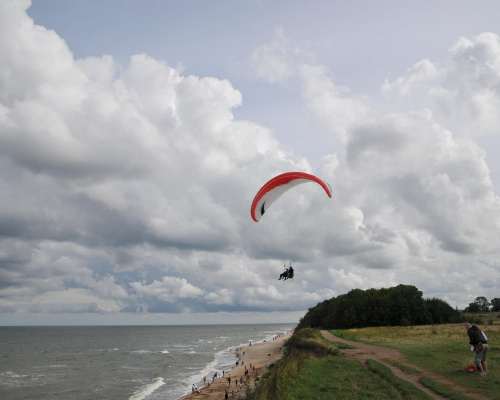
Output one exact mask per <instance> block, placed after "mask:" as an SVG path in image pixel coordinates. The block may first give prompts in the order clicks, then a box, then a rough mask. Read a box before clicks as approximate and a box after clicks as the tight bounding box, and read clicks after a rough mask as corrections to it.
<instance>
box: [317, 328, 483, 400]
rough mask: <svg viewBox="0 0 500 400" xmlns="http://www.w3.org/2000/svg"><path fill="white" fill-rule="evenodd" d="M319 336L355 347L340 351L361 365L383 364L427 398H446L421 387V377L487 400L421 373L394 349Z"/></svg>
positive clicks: (327, 335) (423, 372)
mask: <svg viewBox="0 0 500 400" xmlns="http://www.w3.org/2000/svg"><path fill="white" fill-rule="evenodd" d="M321 334H322V335H323V337H324V338H325V339H327V340H329V341H331V342H340V343H345V344H348V345H350V346H353V347H355V349H341V350H340V351H341V352H342V353H344V354H346V355H347V356H348V357H349V358H351V359H353V360H357V361H360V362H361V363H363V364H365V363H366V360H367V359H372V360H375V361H377V362H379V363H381V364H384V365H385V366H387V367H389V368H390V369H391V371H392V372H393V373H394V375H396V376H397V377H399V378H401V379H404V380H405V381H408V382H410V383H411V384H413V385H415V386H416V387H418V388H419V389H420V390H422V391H423V392H425V393H427V394H428V395H429V396H432V397H433V398H435V399H446V398H445V397H443V396H440V395H438V394H437V393H434V392H433V391H432V390H430V389H429V388H427V387H425V386H424V385H422V384H421V383H420V382H419V380H418V379H419V378H420V376H421V375H423V376H426V377H428V378H431V379H433V380H434V381H436V382H440V383H443V384H445V385H450V386H452V387H453V389H454V390H455V391H457V392H460V393H462V394H464V395H467V396H469V397H472V398H475V399H478V400H488V399H489V398H488V397H486V396H483V395H480V394H476V393H470V392H467V389H465V388H463V387H461V386H457V385H455V384H454V383H452V382H450V381H447V380H446V379H444V378H443V377H441V376H439V375H436V374H433V373H431V372H428V371H422V368H420V367H417V366H415V365H411V364H409V363H408V362H407V361H406V359H405V357H404V355H403V354H402V353H400V352H399V351H398V350H396V349H389V348H387V347H380V346H375V345H371V344H366V343H361V342H352V341H350V340H346V339H342V338H340V337H338V336H334V335H332V334H331V333H330V332H328V331H321ZM385 360H393V361H396V362H398V363H400V364H404V365H406V366H408V367H411V368H414V369H417V370H419V371H422V374H421V375H417V374H412V373H409V372H406V371H402V370H400V369H399V368H398V367H396V366H394V365H391V364H389V363H387V361H385Z"/></svg>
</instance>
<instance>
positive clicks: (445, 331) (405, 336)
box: [331, 313, 500, 398]
mask: <svg viewBox="0 0 500 400" xmlns="http://www.w3.org/2000/svg"><path fill="white" fill-rule="evenodd" d="M475 318H482V319H484V320H485V321H493V322H492V323H491V324H489V323H488V324H486V325H479V327H480V328H481V329H482V330H483V331H484V332H485V333H486V335H487V336H488V343H489V345H490V350H489V353H488V370H489V374H488V375H487V376H480V375H479V374H476V373H469V372H465V371H464V370H463V369H464V368H465V367H467V366H469V365H473V360H472V358H473V354H472V352H471V351H470V345H469V338H468V336H467V331H466V330H465V328H464V326H463V324H446V325H425V326H409V327H377V328H363V329H346V330H335V331H331V332H332V333H333V334H334V335H338V336H341V337H343V338H344V339H349V340H353V341H360V342H365V343H370V344H376V345H380V346H385V347H391V348H395V349H398V350H400V351H401V352H402V353H403V354H404V355H405V356H406V359H407V361H408V363H410V364H412V365H414V366H416V367H418V368H419V369H421V370H423V371H430V372H433V373H435V374H438V375H440V376H442V377H443V378H445V379H447V380H448V381H450V382H452V383H454V384H456V385H459V386H462V387H464V388H466V389H468V390H469V391H470V392H472V393H480V394H482V395H484V396H488V397H490V398H498V397H499V395H498V393H500V372H499V369H500V318H497V317H496V314H494V313H489V314H488V315H486V316H482V317H481V316H475Z"/></svg>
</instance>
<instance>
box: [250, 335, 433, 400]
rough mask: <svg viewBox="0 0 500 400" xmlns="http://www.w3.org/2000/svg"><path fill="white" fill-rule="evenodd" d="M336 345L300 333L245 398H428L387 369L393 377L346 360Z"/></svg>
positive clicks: (278, 399) (319, 399)
mask: <svg viewBox="0 0 500 400" xmlns="http://www.w3.org/2000/svg"><path fill="white" fill-rule="evenodd" d="M337 345H339V343H332V342H328V341H326V340H325V339H323V337H322V336H321V334H320V332H319V331H316V330H313V329H303V330H301V331H299V332H298V333H296V334H294V335H293V336H292V338H290V340H289V341H288V343H287V348H286V351H285V355H284V357H283V358H282V359H281V360H279V361H278V362H276V363H275V364H274V365H273V366H272V367H271V368H270V369H269V372H268V373H267V374H265V375H264V377H263V379H262V381H260V382H259V383H258V385H257V388H256V390H255V391H253V392H252V393H247V396H246V399H247V400H316V399H317V400H327V399H339V400H344V399H345V400H352V399H374V400H385V399H428V397H427V396H426V395H425V393H423V392H420V391H419V390H418V389H416V388H414V387H413V386H412V385H411V384H408V385H409V386H410V387H406V382H404V381H402V382H401V380H399V378H396V377H395V376H394V375H392V372H391V371H390V370H389V373H390V374H389V375H392V377H391V376H389V377H387V376H386V375H381V373H380V372H378V369H377V366H375V367H373V368H374V371H372V370H370V369H368V368H365V367H364V366H363V364H361V363H360V362H359V361H353V360H349V359H348V358H347V357H346V356H344V355H342V354H341V353H340V351H339V350H338V347H337ZM377 364H378V363H377ZM382 367H384V366H383V365H382ZM384 368H386V367H384ZM375 370H377V371H375ZM412 388H413V389H412ZM413 390H414V391H415V392H413Z"/></svg>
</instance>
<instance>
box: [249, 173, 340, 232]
mask: <svg viewBox="0 0 500 400" xmlns="http://www.w3.org/2000/svg"><path fill="white" fill-rule="evenodd" d="M307 182H316V183H318V184H319V185H321V187H322V188H323V189H324V191H325V192H326V194H327V195H328V197H332V188H331V187H330V185H329V184H328V183H326V182H324V181H322V180H321V179H319V178H317V177H315V176H314V175H311V174H306V173H305V172H286V173H284V174H281V175H278V176H276V177H274V178H273V179H271V180H270V181H269V182H267V183H266V184H265V185H264V186H262V188H261V189H260V190H259V191H258V193H257V195H256V196H255V198H254V199H253V202H252V207H251V209H250V213H251V215H252V219H253V220H254V221H255V222H259V220H260V218H261V217H262V216H263V215H264V213H265V212H266V211H267V209H268V208H269V207H270V206H271V204H273V203H274V202H275V201H276V200H277V199H278V198H279V197H281V196H282V195H283V194H284V193H285V192H287V191H288V190H290V189H291V188H293V187H295V186H297V185H300V184H301V183H307Z"/></svg>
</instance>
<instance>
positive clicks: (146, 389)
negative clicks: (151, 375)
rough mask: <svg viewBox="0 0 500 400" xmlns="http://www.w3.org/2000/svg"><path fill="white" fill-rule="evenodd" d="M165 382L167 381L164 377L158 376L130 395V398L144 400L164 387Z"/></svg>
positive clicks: (131, 399)
mask: <svg viewBox="0 0 500 400" xmlns="http://www.w3.org/2000/svg"><path fill="white" fill-rule="evenodd" d="M164 384H165V381H164V380H163V378H161V377H157V378H156V379H155V380H154V381H153V382H151V383H149V384H147V385H146V386H143V387H141V388H139V389H137V390H136V391H135V392H134V394H133V395H132V396H130V397H129V400H143V399H145V398H146V397H147V396H149V395H150V394H151V393H153V392H154V391H155V390H157V389H158V388H160V387H162V386H163V385H164Z"/></svg>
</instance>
